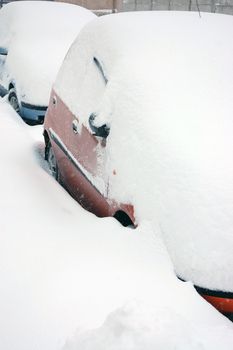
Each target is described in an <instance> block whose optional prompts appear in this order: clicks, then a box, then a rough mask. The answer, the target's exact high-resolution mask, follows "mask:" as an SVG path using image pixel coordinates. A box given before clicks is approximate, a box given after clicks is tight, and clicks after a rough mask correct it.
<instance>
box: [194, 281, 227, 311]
mask: <svg viewBox="0 0 233 350" xmlns="http://www.w3.org/2000/svg"><path fill="white" fill-rule="evenodd" d="M194 287H195V289H196V291H197V292H198V293H199V294H200V295H201V296H202V297H203V298H204V299H205V300H206V301H208V302H209V303H210V304H211V305H213V306H214V307H215V308H216V309H217V310H218V311H220V312H221V313H224V314H232V313H233V292H222V291H215V290H210V289H205V288H200V287H197V286H194Z"/></svg>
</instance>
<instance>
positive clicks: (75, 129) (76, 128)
mask: <svg viewBox="0 0 233 350" xmlns="http://www.w3.org/2000/svg"><path fill="white" fill-rule="evenodd" d="M72 129H73V132H74V133H75V134H78V133H79V123H78V121H77V119H74V120H73V121H72Z"/></svg>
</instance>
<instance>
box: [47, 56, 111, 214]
mask: <svg viewBox="0 0 233 350" xmlns="http://www.w3.org/2000/svg"><path fill="white" fill-rule="evenodd" d="M88 75H90V76H89V77H88ZM86 79H87V80H89V82H93V81H94V82H95V87H96V88H93V84H89V83H88V84H84V86H85V87H86V91H85V96H86V98H85V99H86V100H87V98H88V100H89V101H92V106H93V107H91V108H93V109H94V108H95V107H94V105H95V103H96V104H97V101H99V100H100V99H101V96H102V95H103V93H104V90H105V88H106V84H107V79H106V77H105V75H104V73H103V70H102V69H101V66H100V64H99V61H98V60H97V59H96V58H95V57H94V58H93V60H92V61H91V64H90V69H89V71H88V72H87V73H86ZM77 83H78V82H77ZM88 90H89V91H88ZM55 99H56V101H55V104H56V107H55V109H56V110H59V113H57V116H56V123H54V125H53V130H54V131H55V133H54V135H52V139H53V140H54V139H56V141H55V142H56V144H59V148H60V150H58V148H57V147H56V151H55V152H56V153H57V154H56V157H57V160H58V166H59V169H60V170H61V176H62V180H63V182H64V183H65V185H66V187H67V189H68V190H69V192H70V193H71V194H72V196H74V197H75V198H76V199H78V201H79V202H81V203H82V205H83V206H84V207H85V208H86V209H88V210H90V211H92V212H94V213H95V214H97V215H99V216H106V215H108V211H109V204H108V202H107V191H108V181H107V178H106V174H105V139H103V138H102V137H97V136H95V135H93V133H92V132H91V130H90V128H89V126H88V125H89V123H88V120H89V115H90V114H91V112H94V111H93V110H92V109H89V111H88V112H86V113H85V117H83V116H82V118H80V116H79V115H78V114H74V113H71V112H70V110H69V106H66V105H64V104H63V102H62V101H61V99H60V98H59V97H58V96H55ZM93 101H95V103H93ZM82 102H83V99H81V98H80V101H77V103H80V104H82ZM80 109H82V108H80ZM49 113H50V110H49ZM50 132H51V131H50ZM50 135H51V134H50ZM61 149H62V152H61Z"/></svg>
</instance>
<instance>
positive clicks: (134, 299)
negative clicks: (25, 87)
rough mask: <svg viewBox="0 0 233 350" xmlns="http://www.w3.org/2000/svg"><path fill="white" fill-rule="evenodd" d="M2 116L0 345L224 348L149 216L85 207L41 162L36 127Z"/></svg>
mask: <svg viewBox="0 0 233 350" xmlns="http://www.w3.org/2000/svg"><path fill="white" fill-rule="evenodd" d="M0 115H1V118H0V127H1V138H0V159H1V181H0V193H1V201H0V241H1V245H0V280H1V288H0V310H1V312H0V349H4V350H32V349H33V350H34V349H38V350H58V349H59V350H60V349H63V350H74V349H75V350H79V349H80V350H81V349H82V350H84V349H86V350H87V349H88V350H90V349H93V350H98V349H101V350H111V349H118V350H130V349H134V350H142V349H143V350H146V349H148V350H149V349H150V350H151V349H159V350H161V349H166V350H168V349H174V348H177V349H179V350H186V349H190V350H193V349H194V350H196V349H198V350H199V349H201V350H207V349H211V350H215V349H216V350H217V349H220V348H221V349H223V350H225V349H226V350H228V349H229V350H231V349H232V342H233V332H232V330H233V328H232V323H231V322H230V321H228V320H227V319H226V318H225V317H224V316H222V315H220V314H219V313H218V312H217V311H216V310H215V309H214V308H213V307H211V306H210V305H209V304H208V303H207V302H205V301H204V300H203V299H202V298H201V297H200V296H198V295H197V293H196V292H195V290H194V289H193V287H192V285H191V283H189V282H187V283H183V282H181V281H179V280H177V279H176V277H175V275H174V273H173V267H172V263H171V261H170V259H169V256H168V254H167V252H166V249H165V247H164V245H163V243H162V241H161V240H160V238H159V236H158V234H157V232H156V231H154V230H153V228H152V227H151V225H150V223H149V222H143V223H141V224H140V225H139V227H138V228H137V229H136V230H132V229H127V228H123V227H121V226H120V224H119V223H117V222H116V221H115V220H114V219H110V218H106V219H99V218H97V217H95V216H94V215H92V214H91V213H88V212H86V211H85V210H84V209H82V208H81V207H80V206H79V205H78V204H77V203H76V202H75V201H74V200H73V199H72V198H71V197H70V196H69V195H68V194H67V193H66V191H65V190H63V189H62V188H61V187H60V186H59V185H58V184H57V183H56V182H55V181H54V179H53V178H52V177H51V176H50V175H49V174H48V173H47V172H46V171H45V170H44V169H46V166H45V165H44V161H43V158H42V149H43V143H42V135H41V133H42V128H41V127H40V126H39V127H36V129H35V128H32V127H29V126H27V125H25V124H23V122H22V121H21V119H19V117H18V115H17V114H16V113H15V112H14V111H13V110H12V109H11V107H10V106H9V105H8V104H7V103H5V102H4V101H3V100H0Z"/></svg>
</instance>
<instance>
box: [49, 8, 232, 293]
mask: <svg viewBox="0 0 233 350" xmlns="http://www.w3.org/2000/svg"><path fill="white" fill-rule="evenodd" d="M232 36H233V17H232V16H226V15H214V14H207V13H202V14H201V17H199V15H198V13H187V12H186V13H182V12H163V11H156V12H149V13H148V12H146V13H131V14H128V13H127V14H117V15H110V16H105V17H103V18H100V19H98V20H96V21H93V22H92V23H90V24H89V25H87V26H86V27H85V28H84V29H83V31H82V32H81V33H80V35H79V36H78V38H77V40H76V42H75V43H74V44H73V45H72V47H71V49H70V50H69V53H68V55H67V57H66V59H65V61H64V64H63V66H62V68H61V70H60V72H59V74H58V79H57V81H56V83H55V91H56V92H57V93H58V95H59V96H60V97H61V98H62V99H63V101H64V102H65V103H66V104H67V106H68V107H69V109H70V110H71V111H72V112H73V113H74V114H75V115H78V117H79V120H81V121H82V122H83V123H84V124H85V125H88V117H89V115H90V114H91V113H93V112H95V113H96V114H97V118H96V125H102V124H103V123H107V124H109V125H110V127H111V130H110V135H109V137H108V138H107V145H106V155H107V157H106V158H107V162H106V167H105V172H106V174H105V176H106V178H109V193H110V196H111V197H112V198H114V199H116V200H118V201H119V202H122V203H133V204H134V207H135V214H136V219H137V221H138V223H140V222H141V221H142V220H149V221H150V222H152V225H153V229H154V231H155V232H158V233H160V236H161V237H162V239H163V242H164V243H165V245H166V247H167V249H168V252H169V254H170V257H171V259H172V261H173V263H174V267H175V270H176V272H177V274H179V276H181V277H182V278H184V279H185V280H191V281H193V282H194V283H195V284H197V285H199V286H202V287H206V288H209V289H219V290H226V291H233V276H232V271H233V255H232V251H233V216H232V213H233V181H232V179H233V162H232V154H233V141H232V140H233V138H232V133H233V119H232V110H233V99H232V90H233V65H232V54H233V41H232ZM76 57H79V63H78V64H76V61H75V59H76ZM93 57H96V58H98V60H99V62H100V63H101V64H102V66H103V70H104V72H105V74H106V76H107V78H108V83H107V85H105V84H104V81H103V78H102V77H101V74H100V72H99V71H98V69H97V67H96V66H95V64H94V62H93ZM74 62H75V64H74ZM97 77H99V78H97ZM101 78H102V79H101ZM98 79H99V80H98ZM77 82H78V83H77ZM115 173H116V175H115Z"/></svg>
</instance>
